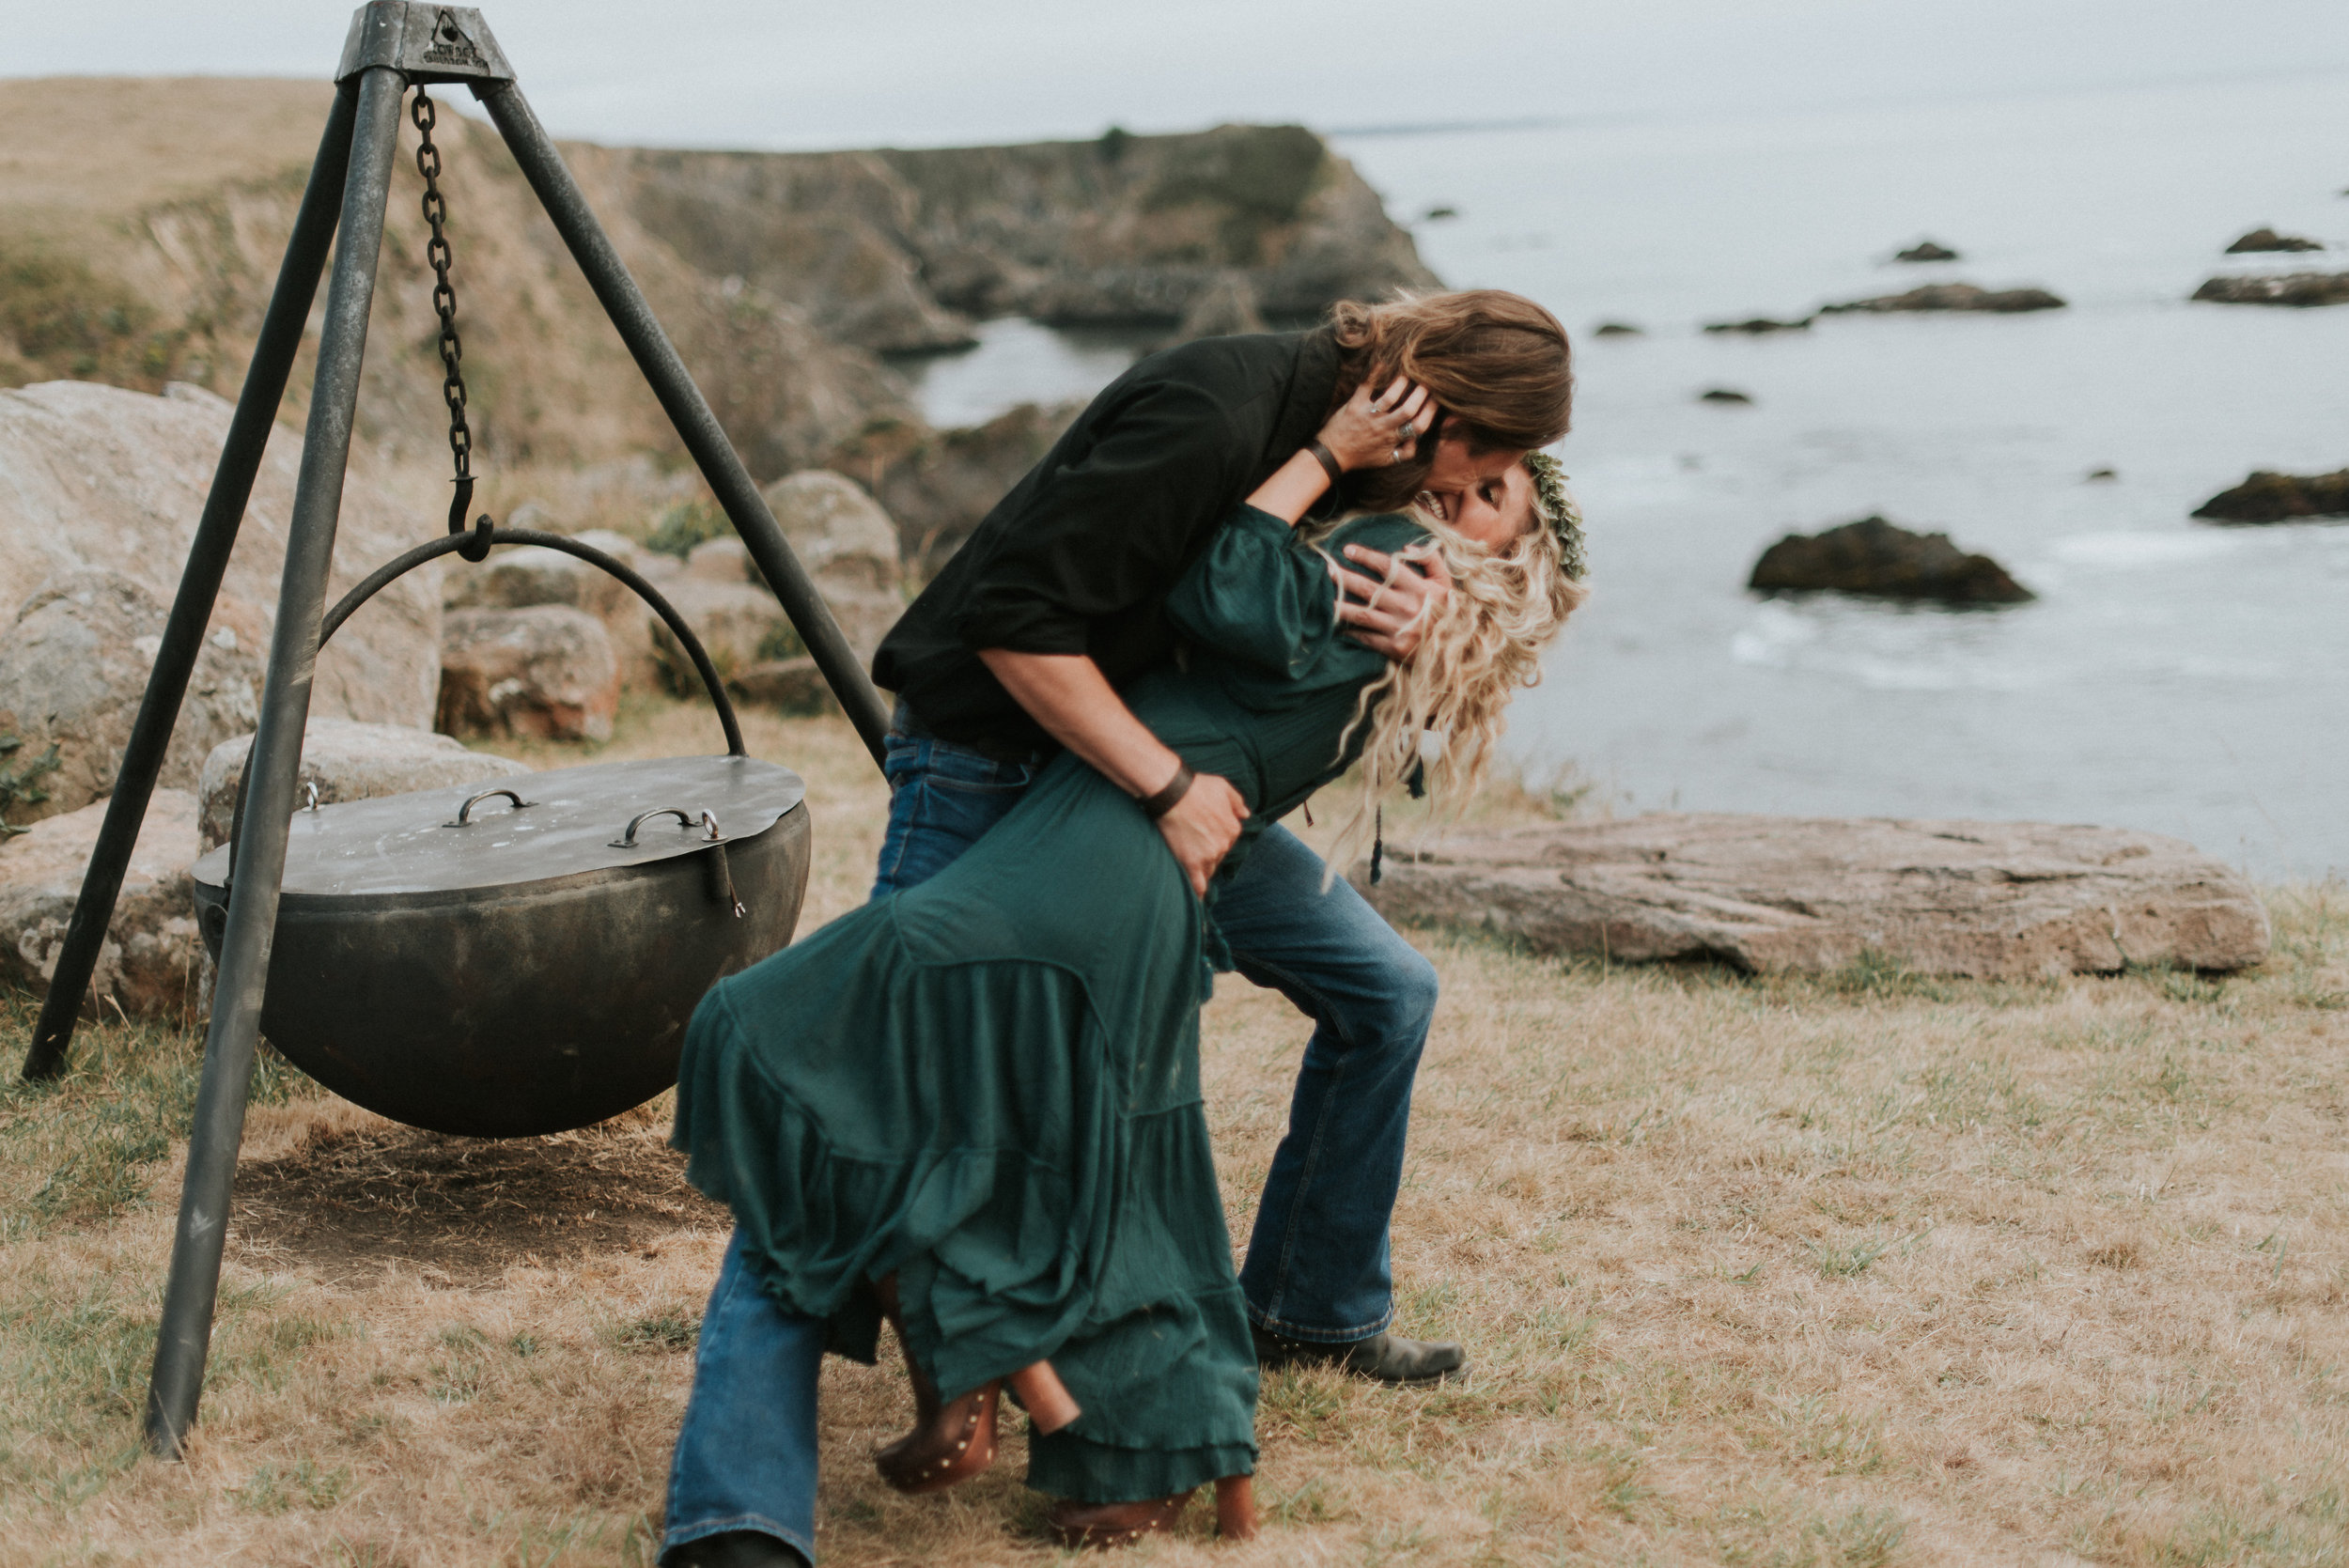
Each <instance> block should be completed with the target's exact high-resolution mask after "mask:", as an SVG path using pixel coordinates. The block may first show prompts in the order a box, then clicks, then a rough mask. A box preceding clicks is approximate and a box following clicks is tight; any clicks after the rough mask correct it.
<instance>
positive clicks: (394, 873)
mask: <svg viewBox="0 0 2349 1568" xmlns="http://www.w3.org/2000/svg"><path fill="white" fill-rule="evenodd" d="M493 789H511V790H513V791H515V792H516V793H517V794H519V795H520V796H521V798H522V799H523V800H526V801H528V802H529V804H528V805H527V806H524V807H521V808H520V809H517V808H516V807H515V805H514V803H513V802H512V801H511V800H506V799H505V798H503V797H497V798H494V799H490V800H483V801H481V802H480V803H479V804H477V805H475V806H474V808H473V812H472V815H471V818H470V820H468V821H467V822H466V824H465V825H464V826H463V827H456V826H452V824H454V823H455V822H456V820H457V814H458V808H459V807H460V806H462V805H463V804H464V803H465V801H466V800H468V799H469V798H471V797H474V796H476V795H480V794H482V793H483V792H484V791H487V790H493ZM806 796H807V786H806V784H804V783H802V782H801V778H800V776H799V775H798V774H797V773H794V772H792V771H791V769H789V768H781V767H777V766H776V765H775V764H773V763H771V762H761V761H759V760H758V759H757V758H755V757H737V756H706V757H651V758H646V759H645V760H643V761H639V762H597V763H589V764H587V765H586V766H584V767H581V768H555V769H553V770H552V771H551V772H545V773H523V774H519V775H517V776H515V777H513V778H508V779H489V780H484V781H482V782H480V783H478V784H452V785H450V786H448V787H447V788H445V789H419V790H414V791H412V792H410V793H408V794H405V795H383V796H378V797H377V798H375V799H374V800H349V801H344V802H342V803H340V804H336V805H331V806H320V807H319V808H318V809H317V810H315V811H297V812H295V813H294V815H293V824H292V831H291V833H290V835H289V836H288V840H287V844H286V880H285V891H286V892H287V893H296V894H311V895H327V896H353V895H366V894H372V893H453V892H460V891H464V890H469V889H478V888H490V887H500V886H505V885H507V884H510V883H515V882H537V881H543V880H545V879H547V878H549V877H568V876H572V875H575V874H576V873H579V872H583V871H600V870H604V869H606V868H609V867H614V866H630V865H646V864H650V863H652V862H656V861H664V860H668V859H671V858H673V857H675V856H678V855H690V854H692V853H693V852H694V851H696V850H700V849H706V848H708V846H709V837H708V830H707V829H706V828H704V827H703V826H702V824H701V822H700V820H699V818H700V815H701V814H702V813H703V812H705V811H707V812H708V813H709V814H710V815H712V816H714V817H715V818H717V821H718V827H719V831H721V833H722V834H723V837H724V838H725V839H726V840H728V841H732V840H737V839H745V838H749V837H751V836H752V835H754V834H755V833H762V832H765V831H767V830H768V829H770V828H771V827H773V826H774V825H775V823H776V822H777V821H779V820H781V819H782V818H783V817H784V816H785V815H786V814H788V813H789V812H790V811H792V810H793V809H794V808H795V807H797V806H798V805H799V804H800V803H801V801H802V800H805V799H806ZM672 807H674V808H676V809H677V811H681V812H683V813H684V814H685V815H686V816H688V817H690V818H692V819H693V821H692V825H691V826H690V827H689V826H687V825H686V824H684V823H681V822H680V821H679V820H678V819H677V816H675V815H663V816H660V817H656V818H652V819H649V820H647V821H646V822H645V823H644V825H643V826H642V827H640V828H639V829H638V830H637V833H636V845H635V846H634V847H633V848H621V847H618V846H617V845H616V844H615V842H614V841H615V840H617V839H619V838H620V837H621V836H622V834H623V831H624V830H625V829H626V828H627V827H628V825H629V822H630V819H631V818H633V817H635V816H637V815H640V814H643V813H646V812H656V811H666V810H668V809H669V808H672ZM228 859H229V846H227V845H223V846H220V847H219V848H217V849H214V850H213V851H212V852H211V853H210V854H209V855H206V856H205V857H204V858H203V859H201V860H199V861H197V862H195V870H194V877H195V880H196V881H198V882H200V883H202V884H204V885H205V886H206V887H209V888H218V887H220V886H222V885H223V884H224V883H225V882H226V880H227V877H228Z"/></svg>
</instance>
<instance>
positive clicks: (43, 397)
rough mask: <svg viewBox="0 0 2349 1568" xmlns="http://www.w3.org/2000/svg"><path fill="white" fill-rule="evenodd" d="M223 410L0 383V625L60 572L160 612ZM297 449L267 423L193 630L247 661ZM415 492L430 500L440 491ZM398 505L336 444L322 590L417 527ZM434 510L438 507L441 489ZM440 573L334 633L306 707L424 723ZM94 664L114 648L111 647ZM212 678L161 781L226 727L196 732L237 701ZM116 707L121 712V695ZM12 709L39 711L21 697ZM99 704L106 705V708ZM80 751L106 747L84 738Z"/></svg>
mask: <svg viewBox="0 0 2349 1568" xmlns="http://www.w3.org/2000/svg"><path fill="white" fill-rule="evenodd" d="M231 411H232V410H231V408H230V405H229V404H228V403H227V402H226V400H225V399H223V398H220V397H216V396H213V395H212V394H210V393H209V392H203V391H199V390H198V389H196V388H194V387H187V386H178V385H175V386H173V387H171V388H170V389H169V391H168V392H167V393H166V394H165V395H164V396H148V395H147V394H145V393H139V392H126V391H124V390H122V389H121V388H119V387H110V386H102V385H100V384H98V383H96V382H91V381H48V382H43V383H41V384H39V385H35V386H24V387H17V388H15V389H13V390H9V391H5V392H0V618H4V619H0V625H6V624H8V621H9V620H13V618H14V616H15V614H16V613H17V610H18V608H19V606H21V605H23V603H24V602H25V601H26V600H27V599H28V598H31V597H32V596H33V594H34V593H35V591H36V590H38V589H39V588H40V587H41V585H42V584H43V583H45V582H50V581H52V580H54V579H57V578H59V577H60V576H62V575H64V574H69V573H76V572H86V571H105V572H113V573H116V574H118V575H119V576H121V577H123V578H127V579H129V580H130V581H131V582H135V583H137V584H138V585H139V586H140V587H141V588H144V589H145V590H146V591H147V593H148V595H149V596H151V598H153V599H154V601H155V602H157V603H159V604H165V605H167V604H169V603H170V602H171V598H172V596H173V594H174V593H175V592H177V590H178V588H179V573H180V570H181V568H182V567H184V566H185V565H186V562H187V556H188V546H189V544H190V542H191V541H192V540H193V539H194V534H195V524H196V519H197V516H198V515H199V514H200V513H201V512H202V510H203V506H204V498H205V496H206V495H207V493H209V491H210V489H211V483H212V470H213V468H214V466H215V465H216V464H217V463H218V462H219V459H220V449H221V443H222V442H223V441H224V440H225V439H226V436H227V433H228V420H229V415H230V413H231ZM301 458H302V438H301V436H300V434H299V433H297V432H296V431H294V430H291V429H288V428H287V427H284V426H279V427H276V428H275V429H274V430H272V432H271V436H270V444H269V450H268V453H267V454H266V455H265V457H264V458H263V459H262V462H261V467H260V472H259V474H257V477H256V479H255V482H254V487H253V497H252V502H251V504H250V505H249V506H248V507H247V509H246V512H245V518H244V523H243V526H242V527H241V530H240V532H239V534H238V536H237V547H236V550H235V551H234V552H233V553H232V554H231V556H230V557H229V561H228V569H227V573H226V576H225V577H224V579H223V580H222V583H221V591H220V598H219V600H218V602H217V604H216V605H215V607H214V610H213V613H212V617H211V623H210V628H209V633H210V637H211V638H212V640H213V646H214V647H215V648H217V649H218V650H219V651H220V652H222V653H232V654H239V655H242V656H246V657H249V658H250V659H252V660H264V659H266V657H267V653H268V648H269V638H270V629H271V625H272V620H273V617H274V615H275V611H276V604H277V590H278V579H279V575H280V573H281V572H282V570H283V568H284V565H285V551H286V525H287V519H288V515H289V514H290V513H291V511H292V508H293V491H294V479H295V475H296V472H297V470H298V468H299V466H300V463H301ZM431 488H433V489H437V490H438V491H439V492H440V493H441V495H442V496H443V497H444V496H445V490H446V487H445V486H438V487H431ZM420 493H421V492H420ZM414 499H416V498H415V497H404V496H403V494H402V492H401V489H400V485H399V483H398V476H397V475H396V474H386V473H384V472H382V471H381V469H380V468H379V467H378V465H376V464H375V463H374V462H373V461H371V460H370V459H369V458H367V456H366V453H365V452H358V453H354V454H353V460H352V467H351V474H350V484H349V485H348V486H347V487H346V489H345V491H344V495H343V505H342V520H341V523H340V525H339V528H338V529H337V532H336V536H335V549H334V562H335V566H334V576H333V582H332V585H331V587H330V590H329V597H330V598H333V597H335V596H339V595H340V594H342V593H343V592H344V591H345V590H347V589H349V588H350V586H351V585H352V584H353V583H355V582H358V580H359V579H360V578H362V577H364V576H365V575H366V573H367V572H369V571H371V570H373V569H374V568H375V567H377V566H378V565H380V564H381V563H382V562H383V561H384V560H386V559H388V558H389V557H390V556H392V555H395V554H397V552H398V551H401V550H403V549H405V548H407V547H408V546H409V545H411V544H412V543H414V542H415V534H416V530H417V527H418V525H419V523H420V522H421V523H424V524H428V525H430V524H431V513H430V508H429V506H428V505H424V506H413V507H412V506H410V505H404V504H403V502H404V500H414ZM423 499H424V500H426V501H429V500H431V499H432V498H431V497H429V496H425V497H423ZM439 505H441V506H442V507H443V508H445V506H446V505H447V504H446V501H445V499H441V500H440V502H439ZM433 526H435V527H436V528H437V525H433ZM439 578H440V570H439V567H438V566H437V565H435V566H429V567H424V568H422V569H421V570H418V571H415V572H412V573H410V574H409V575H408V576H406V577H403V578H401V579H400V580H399V581H398V582H395V583H393V584H392V585H391V586H390V587H388V588H386V589H385V590H384V591H383V592H382V593H381V594H379V595H377V596H376V597H375V598H374V599H373V600H371V601H370V602H369V603H368V605H367V607H366V609H365V610H363V611H361V612H360V613H358V615H356V616H355V617H353V618H352V620H351V622H350V625H348V626H346V627H345V628H343V629H342V630H341V631H339V632H338V633H336V634H335V637H334V642H333V643H331V644H328V645H327V647H326V649H325V651H324V652H323V653H322V654H321V655H320V656H319V665H318V678H317V684H316V685H315V687H314V688H313V689H312V692H311V699H310V701H311V711H312V712H314V713H317V714H319V715H322V716H325V717H330V718H338V719H361V720H367V721H371V722H379V723H397V724H425V723H428V722H430V721H431V715H432V706H433V701H434V698H435V695H436V694H437V692H438V691H439V686H440V662H441V660H440V631H441V603H440V592H441V590H440V580H439ZM133 622H139V624H144V622H143V621H139V617H135V616H126V617H122V618H117V619H116V620H115V622H114V623H113V624H117V625H119V626H122V627H128V626H129V625H131V624H133ZM224 633H225V634H226V636H225V637H224V635H223V634H224ZM141 635H146V633H142V634H141ZM107 657H108V658H109V659H110V660H115V659H120V658H123V657H126V654H125V652H124V650H123V649H121V648H120V647H119V646H118V645H117V646H115V647H113V648H112V649H111V650H110V652H109V654H108V656H107ZM127 657H145V658H148V659H151V658H152V650H151V649H149V650H148V652H147V654H145V655H143V656H142V655H138V654H137V653H136V651H135V650H131V652H130V653H129V654H128V655H127ZM213 673H214V674H215V675H221V676H222V677H223V678H226V679H227V680H229V682H230V687H229V688H224V689H222V690H219V691H215V692H214V693H213V694H212V696H211V697H210V698H207V699H206V700H205V701H202V702H198V703H196V704H194V705H193V706H191V707H190V708H189V709H188V710H187V712H186V713H185V714H183V716H182V717H181V720H180V723H181V725H182V727H183V728H185V729H188V730H190V732H191V738H189V739H187V740H185V741H183V742H181V743H180V744H179V745H176V746H175V747H174V748H173V750H172V759H173V760H172V765H171V767H170V768H169V769H168V770H167V771H166V772H165V773H164V775H163V783H164V784H168V785H171V786H173V787H175V788H182V789H186V788H193V787H194V784H195V769H196V768H197V767H199V766H201V764H202V762H203V758H204V753H206V752H207V751H209V750H210V748H211V746H212V745H213V744H214V743H215V742H217V741H219V740H220V739H222V738H223V737H225V736H226V735H228V734H233V733H234V728H231V729H226V730H222V729H217V728H213V729H206V728H205V727H204V726H206V725H208V724H215V723H216V722H217V711H216V710H217V707H218V706H219V705H226V706H234V705H235V702H236V700H237V699H236V693H235V691H234V690H233V684H234V679H235V676H234V675H231V674H228V673H227V672H226V671H224V670H223V669H222V667H221V666H220V664H219V662H218V661H217V660H215V661H214V664H213ZM142 678H143V677H142ZM14 700H15V701H16V703H17V706H18V707H19V712H20V718H21V717H22V711H23V707H24V706H27V705H26V704H25V702H24V700H23V698H22V697H19V698H17V699H14ZM135 702H136V696H135V694H133V696H132V703H133V704H135ZM29 706H32V707H33V708H35V709H39V708H40V707H41V706H43V705H42V704H41V703H40V702H39V701H38V700H36V701H33V702H32V703H31V704H30V705H29ZM100 710H101V711H114V709H113V708H112V706H110V705H101V709H100ZM236 727H241V728H250V727H251V720H250V719H247V720H245V721H243V722H242V723H241V724H240V725H238V726H236ZM126 733H127V731H126ZM87 744H88V745H89V746H90V747H91V748H93V749H94V750H97V751H104V750H105V749H106V745H105V742H104V741H103V740H102V738H101V737H89V739H88V741H87ZM115 749H116V750H117V751H118V750H119V742H116V743H115ZM60 750H61V752H62V750H63V748H62V747H61V748H60ZM51 782H53V783H60V784H61V781H58V780H54V779H53V780H52V781H51ZM99 783H100V779H99V774H98V773H97V772H96V771H92V772H90V773H87V774H86V775H85V776H84V779H83V783H82V784H80V785H79V786H78V787H77V789H76V790H68V789H66V788H64V787H62V785H61V786H60V787H58V788H54V789H52V790H51V795H52V798H53V799H52V800H51V802H50V804H49V806H48V808H47V809H49V810H53V811H69V810H71V809H73V808H75V807H78V806H81V805H83V804H85V803H86V802H87V801H88V800H93V799H95V798H96V797H95V795H94V794H92V793H91V791H93V790H95V789H96V788H98V787H99Z"/></svg>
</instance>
